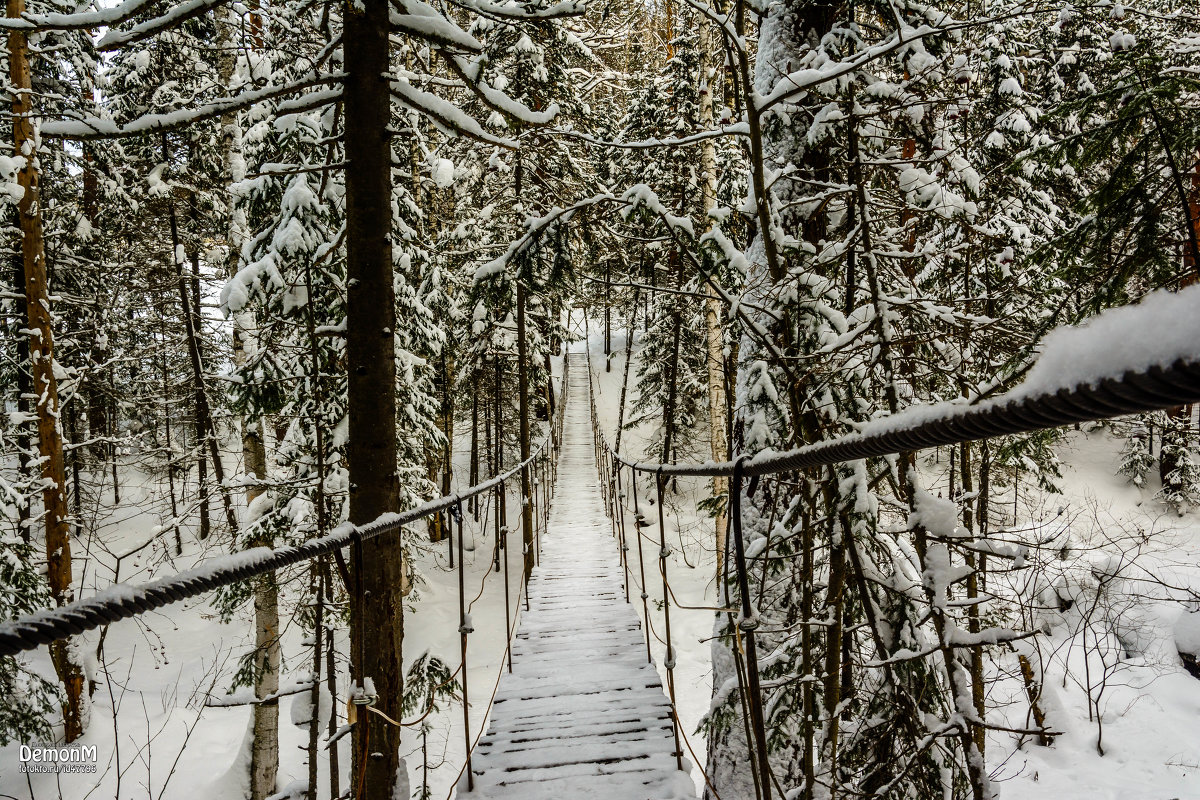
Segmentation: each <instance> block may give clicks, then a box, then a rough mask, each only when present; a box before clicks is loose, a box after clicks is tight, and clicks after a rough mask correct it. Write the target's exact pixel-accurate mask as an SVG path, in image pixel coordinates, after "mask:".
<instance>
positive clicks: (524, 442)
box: [517, 278, 536, 580]
mask: <svg viewBox="0 0 1200 800" xmlns="http://www.w3.org/2000/svg"><path fill="white" fill-rule="evenodd" d="M517 362H518V364H517V387H518V388H517V407H518V414H519V416H520V438H521V461H522V462H524V461H527V460H528V459H529V450H530V447H529V341H528V337H527V335H526V331H525V286H524V284H522V283H521V282H520V279H519V278H518V280H517ZM530 484H531V481H530V480H529V465H528V464H526V465H525V466H524V467H522V468H521V542H522V543H523V544H524V546H525V579H526V580H529V577H530V575H532V574H533V565H534V558H535V556H536V553H535V552H534V544H533V502H532V498H531V497H530V496H529V488H530Z"/></svg>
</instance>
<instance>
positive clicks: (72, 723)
mask: <svg viewBox="0 0 1200 800" xmlns="http://www.w3.org/2000/svg"><path fill="white" fill-rule="evenodd" d="M24 13H25V0H8V3H7V14H8V17H9V18H10V19H12V18H19V17H21V16H22V15H23V14H24ZM8 61H9V85H10V91H11V92H12V132H13V152H14V153H19V154H21V155H23V156H24V159H25V162H24V164H23V165H22V167H21V169H20V171H19V172H18V173H17V183H18V184H19V185H20V187H21V190H22V196H21V200H20V201H19V202H18V203H17V214H18V217H19V223H20V228H21V258H22V264H23V267H24V272H25V300H26V302H25V309H26V314H27V316H28V320H29V330H30V331H32V332H33V333H32V335H31V336H30V337H29V361H30V370H31V372H32V376H33V395H34V397H35V402H34V409H33V411H34V413H35V414H36V415H37V429H38V453H39V455H40V456H41V462H42V464H41V466H42V505H43V519H44V520H45V523H46V581H47V583H48V584H49V586H50V595H51V597H53V598H54V603H55V605H59V606H61V605H65V604H66V603H69V602H71V600H72V599H73V598H74V593H73V591H72V589H71V537H70V530H69V527H68V513H67V496H66V491H67V479H66V471H65V466H64V463H63V441H62V428H61V424H60V415H61V412H62V408H61V407H60V406H59V402H58V380H57V378H56V377H55V375H54V331H53V322H52V316H51V313H50V287H49V286H48V279H47V275H46V243H45V237H44V235H43V230H42V209H41V203H40V202H39V200H40V198H39V184H40V179H41V174H40V165H39V163H38V157H37V149H36V148H37V134H36V132H35V131H34V123H33V115H34V109H33V81H32V73H31V71H30V66H29V41H28V38H27V36H26V34H25V33H24V32H22V31H17V30H14V31H12V32H11V33H9V35H8ZM68 643H69V642H68V640H60V641H57V642H55V643H53V644H51V645H50V657H51V659H52V660H53V662H54V669H55V672H57V673H58V678H59V680H60V681H62V684H63V689H64V690H65V702H64V703H63V724H64V727H65V733H66V739H67V741H68V742H73V741H75V740H76V739H78V738H79V737H80V736H81V735H82V734H83V726H84V722H85V720H84V716H85V713H86V712H85V710H84V708H83V703H84V698H83V671H82V669H80V665H79V664H77V663H74V662H73V661H72V659H71V655H70V649H69V647H68Z"/></svg>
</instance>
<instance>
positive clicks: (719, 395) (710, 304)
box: [700, 28, 729, 580]
mask: <svg viewBox="0 0 1200 800" xmlns="http://www.w3.org/2000/svg"><path fill="white" fill-rule="evenodd" d="M715 54H716V49H715V47H714V42H713V40H712V35H711V33H710V32H709V31H708V29H707V28H705V31H704V32H703V33H702V34H701V35H700V71H701V74H702V75H706V72H705V70H706V68H707V69H709V70H711V71H712V73H713V75H716V74H717V69H718V67H719V61H718V59H717V58H716V55H715ZM710 83H711V78H709V77H706V78H705V80H704V83H703V84H702V86H701V88H700V124H701V125H703V126H704V127H705V128H712V127H713V98H712V87H711V86H710ZM700 172H701V176H702V177H701V184H700V189H701V198H700V207H701V209H702V211H703V213H704V227H705V229H706V230H711V229H712V223H711V221H710V219H709V216H708V215H709V212H710V211H712V209H713V207H714V206H716V204H717V148H716V145H715V144H713V140H712V139H705V140H704V142H703V144H701V146H700ZM716 279H717V277H716V275H713V276H712V280H716ZM704 292H705V294H707V295H708V299H707V300H705V301H704V333H705V342H706V344H707V345H708V359H707V365H708V370H707V374H708V442H709V453H710V454H711V456H712V460H713V461H724V460H725V459H727V458H728V457H729V442H728V440H727V439H726V438H725V427H726V421H725V332H724V330H723V328H722V326H721V299H720V297H719V296H718V294H717V290H716V289H715V288H714V287H713V286H712V285H711V283H710V282H708V281H706V282H705V283H704ZM712 490H713V494H714V495H715V496H717V497H722V496H726V495H728V494H729V479H728V478H726V477H725V476H724V475H718V476H716V477H714V478H713V479H712ZM725 509H726V505H725V504H722V505H721V506H720V509H719V510H718V511H717V514H716V516H715V518H714V519H713V533H714V544H715V547H716V551H717V572H716V575H717V580H720V578H721V575H722V573H723V571H724V563H723V561H722V559H724V557H725V535H726V532H727V530H728V526H729V520H728V517H727V515H726V511H725Z"/></svg>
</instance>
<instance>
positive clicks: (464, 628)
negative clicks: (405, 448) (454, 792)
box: [458, 512, 475, 792]
mask: <svg viewBox="0 0 1200 800" xmlns="http://www.w3.org/2000/svg"><path fill="white" fill-rule="evenodd" d="M460 513H461V512H460ZM464 572H465V563H464V559H463V536H462V523H461V522H460V523H459V530H458V635H459V636H458V638H459V642H460V646H461V651H462V700H463V702H462V707H463V746H464V748H465V752H466V754H467V765H466V772H467V791H469V792H471V791H475V775H474V774H473V773H472V771H471V702H470V696H469V693H468V686H467V684H468V683H469V681H468V677H467V676H468V672H467V635H468V634H470V633H471V632H472V631H473V630H474V628H473V627H472V626H471V620H470V618H469V617H468V616H467V592H466V577H465V574H464Z"/></svg>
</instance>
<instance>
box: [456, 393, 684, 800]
mask: <svg viewBox="0 0 1200 800" xmlns="http://www.w3.org/2000/svg"><path fill="white" fill-rule="evenodd" d="M577 372H582V370H579V371H577ZM570 384H571V385H570V388H569V391H570V392H571V397H570V400H569V402H568V404H567V409H566V421H565V424H564V430H563V448H562V453H561V455H560V461H559V471H558V485H557V487H556V491H555V495H554V507H553V508H552V510H551V512H550V523H549V526H548V527H547V533H546V535H545V537H544V538H543V541H542V556H541V565H540V566H539V567H538V568H537V569H535V570H534V573H533V577H532V578H531V580H530V582H529V603H530V610H529V611H527V612H525V613H524V614H523V616H522V618H521V623H520V628H519V630H518V632H517V635H516V637H515V640H514V643H513V673H512V674H511V675H507V674H506V675H504V676H503V677H502V679H501V681H500V688H499V692H498V694H497V695H496V701H495V704H494V706H493V707H492V713H491V721H490V725H489V728H488V732H487V734H486V735H485V736H484V737H483V739H482V740H481V741H480V742H479V745H478V746H477V747H476V749H475V755H474V758H473V767H474V769H473V770H472V771H473V773H474V775H475V791H474V792H472V793H468V792H467V791H466V779H465V777H464V779H463V780H462V781H460V784H459V793H458V796H459V797H460V798H476V797H478V798H489V800H492V799H495V800H503V799H505V798H513V799H514V800H540V799H541V798H546V800H570V798H582V797H601V798H603V800H671V799H672V798H693V797H695V791H694V787H693V784H692V779H691V778H690V777H689V775H688V773H687V772H680V771H679V770H678V769H677V767H676V760H675V755H674V749H675V745H674V739H673V737H672V732H671V709H670V705H669V703H668V701H667V697H666V695H665V693H664V692H663V688H662V683H661V681H660V680H659V676H658V671H657V670H656V669H655V668H654V666H653V664H650V663H647V661H646V645H645V640H644V638H643V635H642V632H641V623H640V621H639V620H638V617H637V615H636V613H635V612H634V610H633V606H632V605H630V604H627V603H626V602H625V597H624V594H623V592H622V589H621V566H620V559H619V555H620V554H619V552H618V546H617V543H616V541H615V540H614V539H613V537H612V535H611V527H610V525H609V522H608V520H607V518H606V517H605V514H604V506H603V503H602V501H601V499H600V490H599V487H598V486H597V484H596V467H595V462H594V461H593V450H592V434H591V424H590V422H589V420H588V397H587V391H588V389H587V386H588V384H587V375H586V374H581V375H573V376H572V379H571V382H570ZM684 766H685V768H686V767H687V766H688V762H687V760H686V759H685V760H684Z"/></svg>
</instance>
